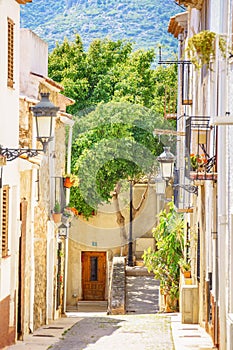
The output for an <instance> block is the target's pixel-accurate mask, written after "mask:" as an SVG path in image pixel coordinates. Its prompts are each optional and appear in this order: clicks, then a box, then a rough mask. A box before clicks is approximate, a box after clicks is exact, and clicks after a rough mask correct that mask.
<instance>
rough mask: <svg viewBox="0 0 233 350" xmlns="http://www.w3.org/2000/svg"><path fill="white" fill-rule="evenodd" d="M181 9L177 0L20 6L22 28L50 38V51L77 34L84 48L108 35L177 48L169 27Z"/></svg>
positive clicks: (66, 0)
mask: <svg viewBox="0 0 233 350" xmlns="http://www.w3.org/2000/svg"><path fill="white" fill-rule="evenodd" d="M182 11H183V10H182V9H181V8H179V7H178V6H177V5H176V4H175V2H174V0H124V1H121V0H58V1H57V0H46V1H45V0H33V2H32V3H28V4H27V5H26V6H21V27H23V28H29V29H31V30H33V31H34V32H35V33H36V34H37V35H39V36H40V37H41V38H42V39H44V40H45V41H47V42H48V45H49V50H50V51H51V50H52V49H53V48H54V47H55V45H56V42H58V43H61V42H63V40H64V37H67V38H68V39H69V40H71V41H72V40H73V39H74V35H75V33H78V34H79V35H80V36H81V39H82V42H83V44H84V47H85V49H87V48H88V47H89V44H90V43H91V42H92V41H93V40H94V39H96V38H101V39H103V38H105V37H108V38H109V39H111V40H118V39H126V40H130V41H132V42H133V43H134V48H135V49H138V48H144V49H146V50H147V49H150V48H155V49H156V47H157V45H158V44H162V46H164V47H165V48H166V50H169V51H170V50H171V51H175V50H176V46H177V41H176V40H175V39H174V38H173V36H172V35H171V34H169V33H168V32H167V27H168V22H169V18H170V17H171V16H174V15H175V14H176V13H178V12H182ZM164 50H165V49H164Z"/></svg>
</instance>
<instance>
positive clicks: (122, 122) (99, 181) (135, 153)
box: [71, 102, 168, 238]
mask: <svg viewBox="0 0 233 350" xmlns="http://www.w3.org/2000/svg"><path fill="white" fill-rule="evenodd" d="M77 125H78V128H79V133H78V135H77V137H76V140H75V142H74V144H73V148H72V155H73V156H72V173H74V174H76V175H77V176H78V177H79V181H80V186H79V187H78V188H77V187H76V188H72V192H71V205H72V206H74V207H75V208H77V210H78V211H79V212H81V213H82V214H83V215H84V216H85V217H86V218H88V217H89V216H91V215H92V213H93V210H94V211H96V210H98V208H99V207H100V206H101V204H102V203H104V202H110V201H113V202H114V204H115V208H116V216H117V222H118V224H119V226H120V228H121V233H122V237H123V238H125V237H126V234H125V218H124V217H123V214H122V213H121V211H120V209H119V201H118V199H119V193H120V190H121V187H122V184H123V182H124V180H125V181H128V179H131V180H132V182H133V184H135V183H137V182H139V181H140V179H141V178H142V176H144V175H147V176H150V174H152V173H153V172H154V168H155V166H156V165H157V160H156V157H157V155H158V154H159V153H161V152H162V149H163V144H162V143H159V142H158V138H157V137H155V136H154V135H153V130H154V128H155V127H157V128H158V127H159V128H168V126H167V122H166V121H165V120H164V119H163V118H161V117H159V116H156V115H155V114H154V113H153V112H151V110H149V109H148V108H145V107H143V106H141V105H136V104H131V103H129V102H112V103H108V104H104V103H103V104H100V105H98V106H97V108H96V109H95V110H94V111H93V112H91V113H90V114H89V115H87V116H86V117H85V118H84V117H83V118H81V119H79V121H78V123H77ZM76 133H77V130H76ZM163 142H164V143H167V142H168V138H167V137H166V136H164V138H163ZM147 189H148V187H147V188H146V190H145V194H144V196H143V199H144V198H145V196H146V194H147ZM142 203H143V201H142V202H141V204H142ZM141 204H140V205H139V206H138V207H137V208H133V216H135V215H136V213H137V212H138V211H139V210H140V208H141Z"/></svg>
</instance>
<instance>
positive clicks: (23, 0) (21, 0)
mask: <svg viewBox="0 0 233 350" xmlns="http://www.w3.org/2000/svg"><path fill="white" fill-rule="evenodd" d="M16 2H17V3H18V4H20V5H25V4H27V3H28V2H32V0H16Z"/></svg>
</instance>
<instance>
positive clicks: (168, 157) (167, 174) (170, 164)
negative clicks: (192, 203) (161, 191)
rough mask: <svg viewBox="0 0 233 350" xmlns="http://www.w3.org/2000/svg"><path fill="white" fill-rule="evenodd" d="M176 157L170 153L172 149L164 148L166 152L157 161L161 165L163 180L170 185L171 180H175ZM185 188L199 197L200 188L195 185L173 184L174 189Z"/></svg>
mask: <svg viewBox="0 0 233 350" xmlns="http://www.w3.org/2000/svg"><path fill="white" fill-rule="evenodd" d="M175 159H176V157H175V156H174V155H173V154H172V153H171V152H170V147H164V152H163V153H162V154H160V156H158V158H157V160H158V162H159V163H160V169H161V174H162V178H163V179H164V180H166V183H168V181H169V180H171V179H172V178H174V163H175ZM177 187H180V188H183V189H184V190H185V191H187V192H189V193H194V194H196V195H198V187H197V186H194V185H179V184H173V188H177Z"/></svg>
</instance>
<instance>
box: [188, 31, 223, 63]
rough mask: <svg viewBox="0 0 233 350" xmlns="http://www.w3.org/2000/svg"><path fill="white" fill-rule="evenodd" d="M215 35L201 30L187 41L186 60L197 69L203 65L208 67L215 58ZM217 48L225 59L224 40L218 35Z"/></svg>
mask: <svg viewBox="0 0 233 350" xmlns="http://www.w3.org/2000/svg"><path fill="white" fill-rule="evenodd" d="M216 37H217V34H216V33H214V32H211V31H209V30H203V31H201V32H199V33H197V34H195V35H193V36H192V37H191V38H189V39H188V45H187V47H186V49H185V51H186V52H187V54H188V58H189V59H190V61H191V62H192V63H193V64H194V66H195V67H196V68H197V69H200V68H201V67H202V66H204V65H205V64H206V65H207V67H208V68H209V67H210V61H211V60H212V59H215V57H216ZM218 39H219V40H218V48H219V50H220V52H221V54H222V56H223V57H226V40H225V39H224V38H223V37H222V36H220V35H219V38H218Z"/></svg>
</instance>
